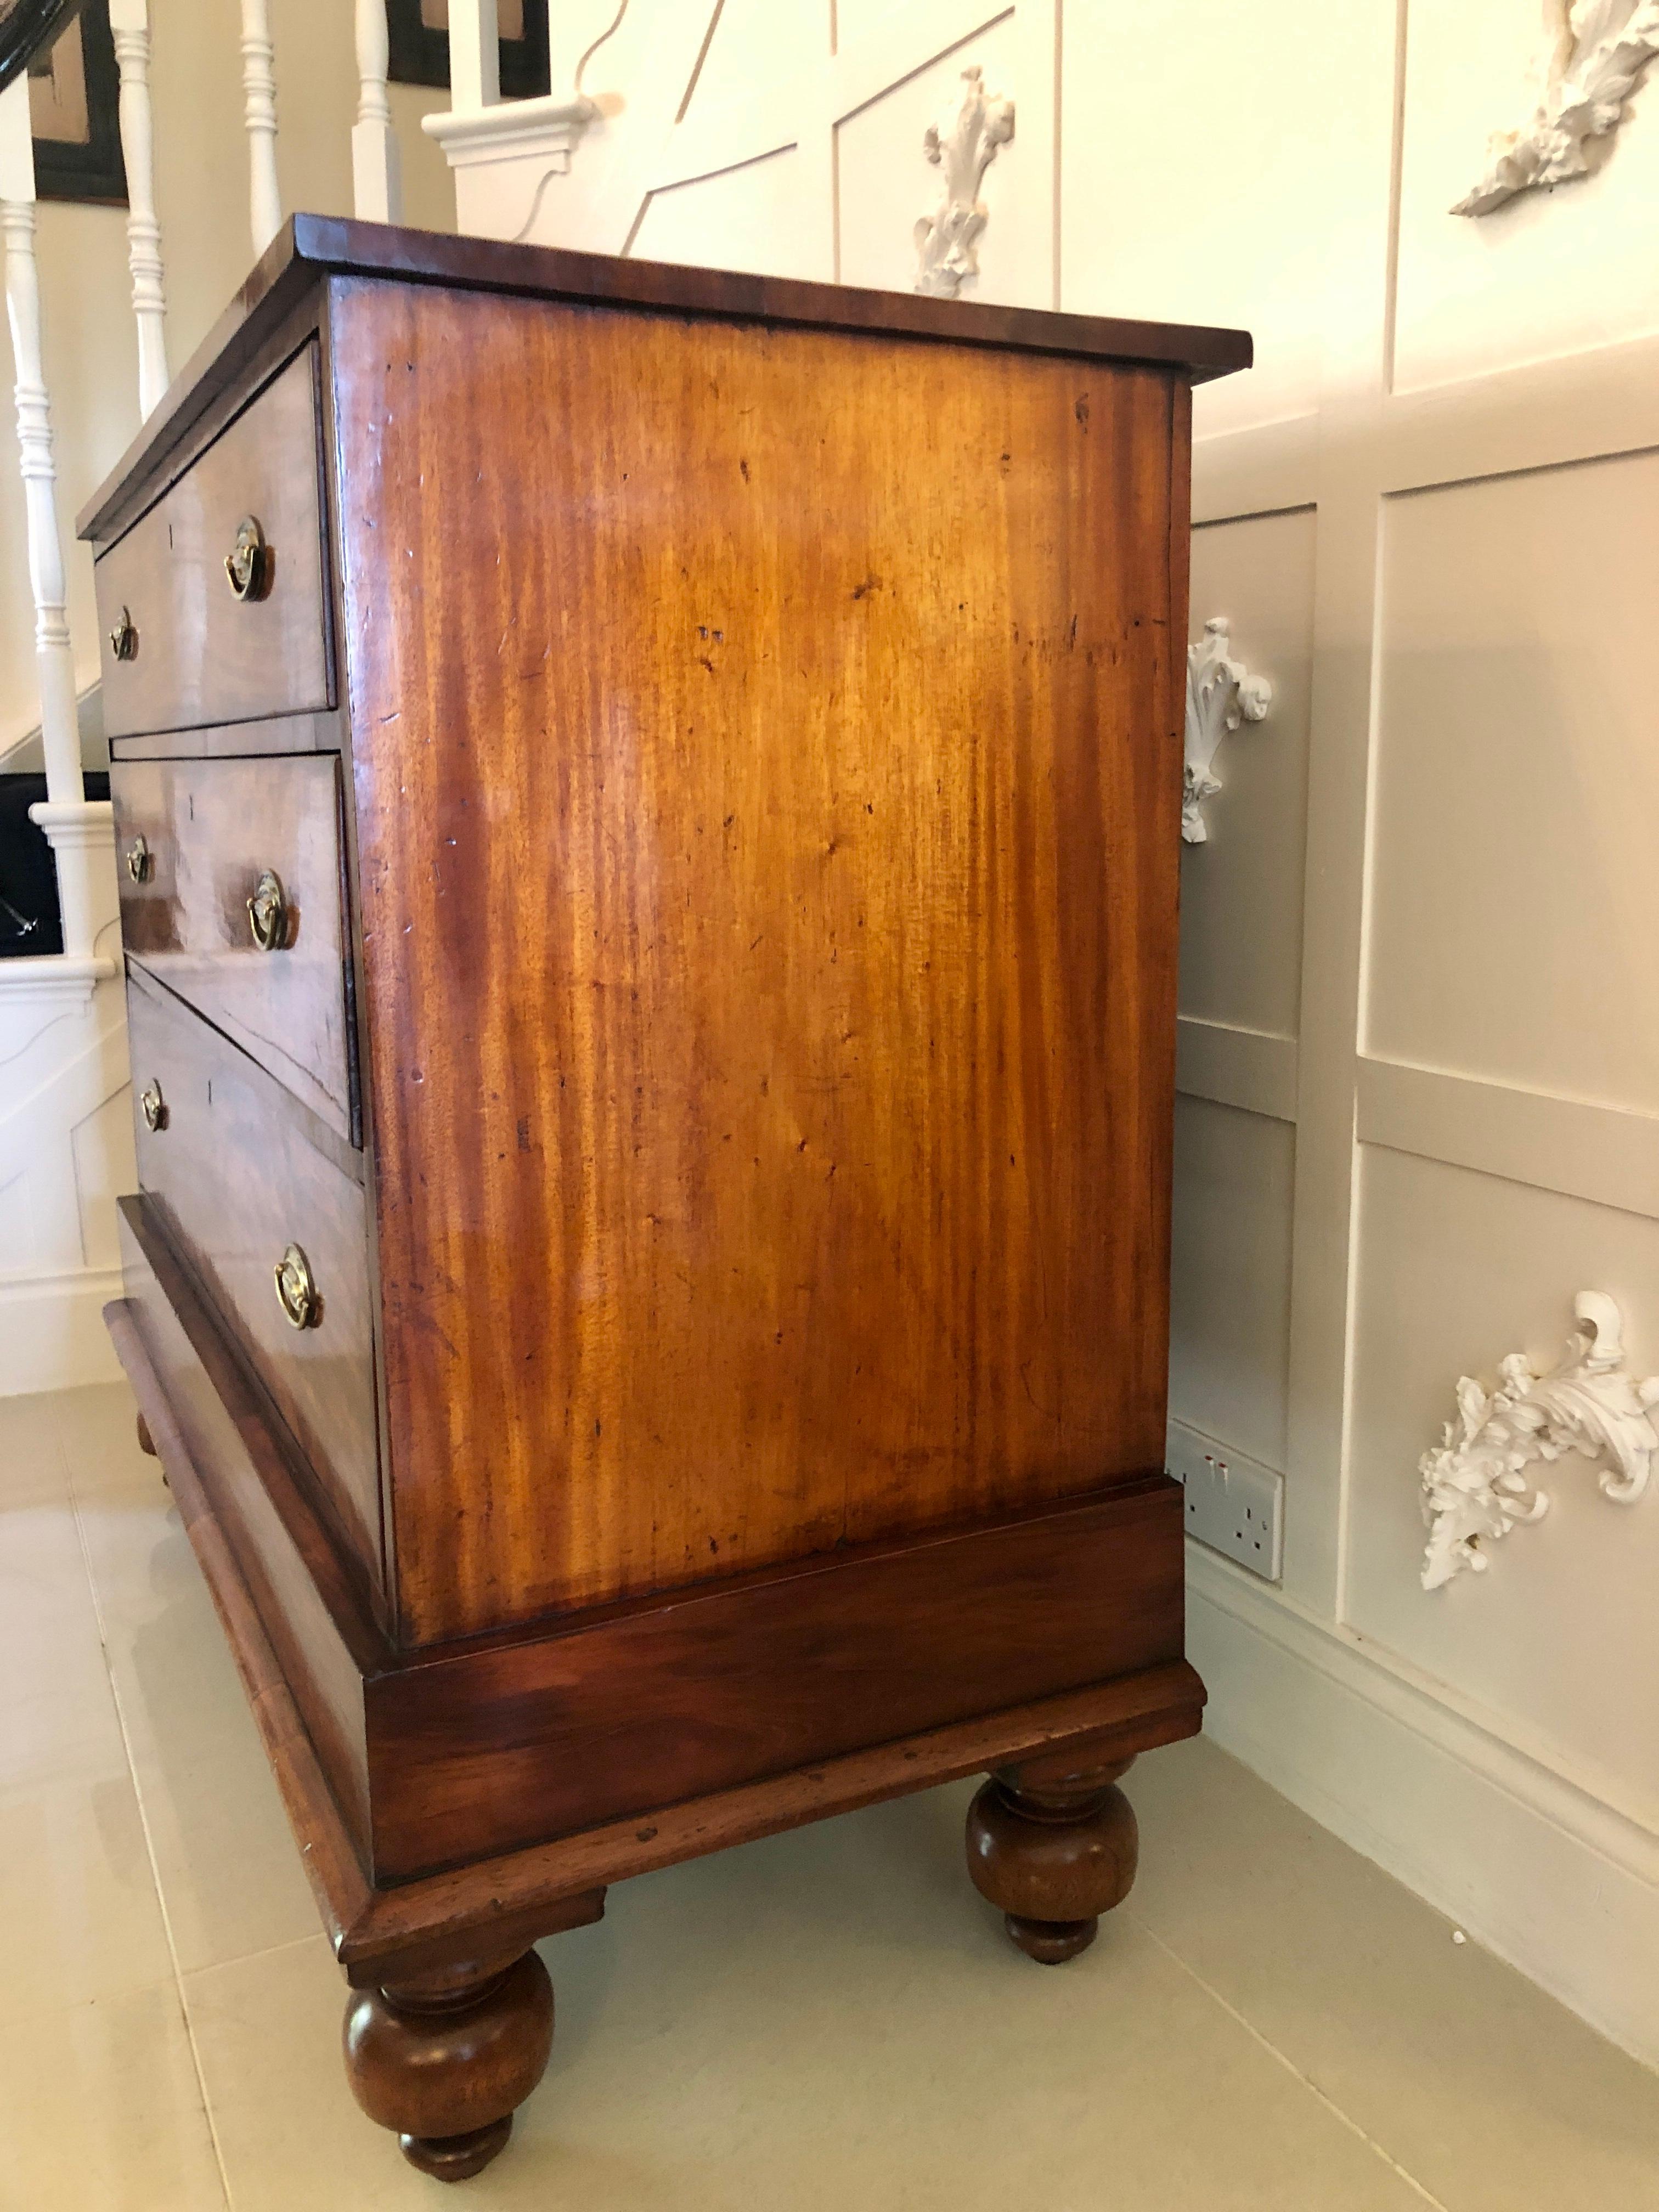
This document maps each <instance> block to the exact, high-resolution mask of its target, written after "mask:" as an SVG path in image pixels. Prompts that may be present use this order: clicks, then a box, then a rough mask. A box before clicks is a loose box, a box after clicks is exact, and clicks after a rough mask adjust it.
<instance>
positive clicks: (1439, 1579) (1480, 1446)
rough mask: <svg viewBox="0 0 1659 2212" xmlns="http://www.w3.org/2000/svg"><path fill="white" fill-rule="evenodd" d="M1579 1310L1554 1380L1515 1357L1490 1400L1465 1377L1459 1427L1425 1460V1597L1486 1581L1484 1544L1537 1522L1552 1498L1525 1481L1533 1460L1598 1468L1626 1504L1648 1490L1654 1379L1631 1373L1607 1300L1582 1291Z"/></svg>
mask: <svg viewBox="0 0 1659 2212" xmlns="http://www.w3.org/2000/svg"><path fill="white" fill-rule="evenodd" d="M1572 1310H1573V1313H1574V1315H1575V1316H1576V1317H1577V1322H1578V1324H1579V1326H1578V1329H1577V1333H1576V1334H1574V1335H1572V1336H1571V1337H1570V1338H1569V1339H1568V1340H1567V1348H1566V1350H1565V1352H1564V1353H1563V1354H1562V1356H1561V1358H1560V1359H1559V1361H1558V1362H1557V1364H1555V1365H1554V1366H1553V1367H1552V1368H1551V1369H1550V1370H1549V1371H1548V1372H1547V1374H1544V1375H1537V1374H1534V1371H1533V1370H1532V1368H1531V1366H1530V1365H1529V1364H1528V1360H1527V1358H1526V1355H1525V1353H1524V1352H1510V1355H1509V1357H1508V1358H1507V1359H1504V1360H1503V1361H1501V1362H1500V1363H1499V1366H1498V1374H1499V1376H1501V1378H1502V1379H1501V1381H1500V1383H1499V1384H1498V1389H1496V1390H1495V1391H1493V1393H1492V1395H1491V1396H1490V1397H1488V1396H1487V1395H1486V1392H1485V1391H1484V1390H1483V1389H1481V1387H1480V1384H1479V1383H1476V1382H1474V1381H1473V1380H1472V1379H1471V1377H1470V1376H1467V1375H1465V1376H1462V1378H1461V1379H1460V1381H1459V1383H1458V1385H1457V1409H1458V1418H1457V1419H1456V1420H1455V1421H1448V1422H1447V1424H1446V1427H1445V1431H1444V1435H1443V1439H1442V1442H1441V1445H1440V1449H1438V1450H1437V1451H1430V1452H1425V1453H1424V1455H1423V1456H1422V1458H1421V1459H1420V1460H1419V1462H1418V1474H1419V1476H1420V1477H1421V1478H1422V1483H1423V1518H1424V1520H1425V1522H1426V1523H1427V1525H1428V1529H1429V1541H1428V1549H1427V1552H1426V1553H1425V1558H1424V1562H1423V1587H1424V1589H1425V1590H1431V1589H1440V1588H1441V1586H1442V1585H1443V1583H1449V1582H1450V1581H1451V1579H1452V1577H1454V1576H1455V1575H1456V1574H1458V1573H1460V1572H1461V1571H1462V1569H1463V1568H1465V1567H1473V1568H1474V1571H1476V1572H1477V1573H1484V1571H1486V1565H1487V1559H1486V1553H1484V1552H1483V1551H1482V1550H1481V1549H1480V1546H1481V1545H1482V1543H1483V1542H1488V1543H1490V1542H1496V1541H1497V1540H1498V1538H1499V1537H1500V1536H1506V1535H1508V1534H1509V1532H1510V1529H1511V1528H1513V1527H1514V1525H1515V1523H1516V1522H1517V1521H1541V1520H1542V1518H1543V1516H1544V1515H1545V1514H1546V1513H1547V1512H1548V1510H1549V1503H1550V1501H1549V1497H1548V1494H1547V1492H1544V1491H1542V1490H1539V1489H1537V1488H1535V1487H1534V1485H1533V1483H1532V1482H1531V1480H1529V1479H1528V1475H1527V1474H1526V1469H1527V1468H1528V1467H1530V1466H1531V1465H1532V1464H1533V1463H1534V1462H1536V1461H1538V1460H1546V1461H1548V1460H1557V1459H1559V1458H1560V1457H1561V1456H1562V1455H1563V1454H1564V1453H1565V1452H1570V1451H1571V1452H1578V1453H1581V1454H1582V1455H1583V1457H1584V1458H1585V1459H1590V1460H1601V1461H1602V1462H1604V1464H1603V1467H1602V1469H1601V1489H1602V1492H1603V1494H1604V1495H1605V1496H1607V1497H1608V1498H1614V1499H1616V1500H1617V1501H1618V1503H1619V1504H1621V1505H1629V1504H1633V1503H1634V1501H1635V1500H1636V1499H1637V1498H1639V1497H1640V1496H1641V1495H1642V1492H1644V1490H1645V1489H1646V1488H1647V1486H1648V1478H1649V1476H1650V1474H1651V1473H1652V1471H1653V1462H1654V1457H1655V1455H1656V1454H1659V1428H1656V1427H1655V1425H1654V1418H1653V1412H1652V1408H1653V1407H1655V1406H1656V1405H1659V1375H1650V1376H1648V1377H1647V1379H1646V1380H1645V1381H1644V1382H1640V1383H1638V1382H1635V1381H1633V1380H1632V1377H1631V1376H1630V1375H1629V1373H1628V1372H1627V1371H1626V1365H1625V1341H1624V1323H1623V1322H1622V1320H1621V1319H1620V1312H1619V1309H1618V1307H1617V1306H1616V1305H1615V1304H1614V1303H1613V1300H1612V1299H1611V1298H1610V1297H1607V1295H1606V1293H1605V1292H1604V1291H1580V1292H1579V1293H1578V1296H1577V1297H1576V1298H1575V1299H1574V1300H1573V1302H1572ZM1607 1462H1610V1464H1608V1463H1607Z"/></svg>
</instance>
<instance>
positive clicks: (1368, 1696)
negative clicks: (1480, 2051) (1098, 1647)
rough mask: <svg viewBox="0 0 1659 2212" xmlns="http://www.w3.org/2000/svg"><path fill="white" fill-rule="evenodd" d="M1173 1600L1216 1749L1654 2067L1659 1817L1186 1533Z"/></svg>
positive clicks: (1658, 2052) (1658, 2004) (1657, 2060)
mask: <svg viewBox="0 0 1659 2212" xmlns="http://www.w3.org/2000/svg"><path fill="white" fill-rule="evenodd" d="M1187 1596H1188V1615H1187V1649H1188V1656H1189V1657H1190V1658H1191V1660H1192V1662H1193V1663H1194V1666H1195V1667H1196V1668H1198V1670H1199V1672H1200V1674H1202V1676H1203V1677H1204V1680H1205V1682H1206V1685H1207V1686H1208V1689H1209V1692H1210V1702H1209V1706H1208V1709H1207V1711H1206V1715H1205V1723H1204V1725H1205V1729H1206V1733H1207V1734H1208V1735H1210V1736H1212V1738H1213V1739H1214V1741H1216V1742H1217V1743H1218V1744H1219V1745H1220V1746H1221V1747H1223V1749H1224V1750H1226V1751H1230V1752H1231V1753H1232V1754H1233V1756H1234V1757H1235V1758H1237V1759H1242V1760H1243V1763H1244V1764H1245V1765H1247V1766H1249V1767H1250V1768H1252V1769H1253V1770H1254V1771H1255V1772H1256V1773H1257V1774H1259V1775H1261V1778H1262V1779H1263V1780H1264V1781H1266V1782H1267V1783H1270V1784H1272V1786H1273V1788H1274V1789H1275V1790H1279V1792H1280V1793H1281V1794H1282V1795H1283V1796H1286V1797H1288V1798H1289V1799H1290V1800H1291V1802H1292V1803H1293V1804H1296V1805H1299V1806H1300V1807H1301V1808H1302V1809H1303V1810H1304V1812H1306V1813H1308V1814H1311V1816H1312V1817H1313V1818H1314V1819H1315V1820H1317V1821H1318V1822H1319V1823H1320V1824H1321V1826H1323V1827H1327V1828H1329V1829H1330V1830H1331V1831H1332V1832H1333V1833H1334V1834H1335V1835H1338V1836H1340V1838H1342V1840H1343V1841H1344V1843H1346V1844H1351V1845H1352V1847H1353V1849H1354V1850H1358V1851H1362V1852H1364V1855H1365V1857H1367V1858H1369V1859H1371V1860H1374V1861H1375V1862H1376V1864H1377V1865H1378V1866H1380V1867H1382V1868H1383V1869H1385V1870H1386V1871H1387V1872H1388V1873H1389V1874H1391V1875H1394V1876H1395V1878H1396V1880H1398V1881H1402V1882H1404V1883H1405V1884H1406V1886H1407V1888H1409V1889H1412V1890H1414V1891H1415V1892H1416V1893H1417V1894H1418V1895H1419V1897H1422V1898H1424V1899H1426V1900H1427V1901H1428V1902H1429V1903H1430V1904H1431V1905H1434V1906H1436V1907H1437V1909H1438V1910H1439V1911H1443V1912H1445V1913H1447V1914H1449V1916H1450V1917H1452V1918H1453V1919H1454V1920H1455V1921H1456V1922H1457V1923H1458V1925H1459V1926H1460V1927H1462V1928H1463V1929H1466V1930H1467V1931H1468V1934H1469V1935H1470V1936H1472V1937H1473V1938H1474V1941H1475V1942H1479V1943H1483V1944H1485V1945H1486V1948H1488V1949H1489V1950H1492V1951H1494V1952H1496V1953H1497V1954H1498V1957H1499V1958H1502V1959H1504V1960H1508V1962H1509V1963H1510V1965H1511V1966H1516V1967H1518V1968H1519V1969H1520V1971H1521V1972H1522V1973H1523V1974H1525V1975H1527V1976H1528V1978H1529V1979H1530V1980H1532V1981H1534V1982H1536V1983H1538V1984H1540V1986H1541V1987H1542V1988H1543V1989H1546V1990H1548V1991H1549V1993H1550V1994H1551V1996H1555V1997H1558V1998H1559V2000H1560V2001H1561V2002H1562V2003H1563V2004H1565V2005H1567V2006H1570V2007H1571V2009H1572V2010H1573V2011H1574V2012H1576V2013H1577V2014H1578V2015H1580V2017H1581V2018H1583V2020H1586V2021H1589V2024H1590V2025H1591V2027H1595V2028H1597V2029H1599V2030H1600V2032H1601V2033H1602V2034H1603V2035H1606V2036H1608V2037H1610V2038H1611V2039H1612V2040H1613V2042H1615V2043H1617V2044H1620V2045H1622V2047H1623V2048H1624V2049H1625V2050H1626V2051H1629V2052H1631V2053H1632V2056H1633V2057H1637V2058H1640V2059H1642V2060H1643V2061H1644V2062H1645V2063H1647V2064H1648V2065H1650V2066H1659V1996H1656V1991H1659V1819H1650V1818H1648V1817H1646V1814H1645V1808H1637V1809H1632V1808H1619V1807H1617V1806H1614V1805H1612V1804H1610V1803H1609V1802H1607V1796H1605V1795H1601V1794H1597V1793H1596V1792H1595V1790H1592V1789H1590V1788H1586V1787H1584V1786H1583V1784H1581V1783H1579V1782H1578V1781H1576V1780H1574V1779H1572V1778H1570V1777H1568V1776H1567V1775H1565V1773H1563V1771H1561V1769H1560V1767H1559V1765H1557V1764H1554V1763H1546V1762H1545V1761H1544V1760H1542V1759H1539V1758H1534V1756H1532V1755H1531V1754H1529V1753H1528V1752H1527V1751H1525V1750H1523V1749H1522V1748H1520V1747H1518V1746H1517V1745H1516V1743H1515V1742H1514V1741H1513V1740H1512V1739H1510V1738H1509V1737H1506V1736H1505V1735H1504V1734H1503V1733H1502V1732H1501V1730H1500V1729H1499V1728H1498V1724H1497V1723H1496V1722H1495V1720H1494V1722H1493V1723H1492V1724H1490V1725H1485V1726H1483V1725H1482V1724H1481V1722H1480V1720H1479V1719H1478V1718H1476V1717H1473V1715H1472V1714H1471V1713H1470V1712H1469V1711H1466V1710H1460V1709H1459V1707H1458V1705H1457V1703H1456V1701H1455V1698H1454V1693H1453V1692H1450V1691H1443V1692H1437V1686H1436V1685H1435V1684H1433V1683H1432V1682H1431V1681H1430V1680H1428V1679H1427V1678H1425V1677H1419V1676H1418V1675H1416V1674H1415V1673H1414V1670H1413V1669H1412V1668H1410V1666H1409V1665H1408V1664H1407V1662H1403V1661H1401V1660H1399V1659H1396V1658H1395V1657H1394V1656H1393V1655H1391V1654H1389V1653H1386V1652H1383V1651H1381V1650H1376V1649H1375V1648H1373V1647H1370V1646H1369V1645H1367V1644H1365V1643H1364V1641H1363V1640H1362V1639H1360V1638H1357V1637H1355V1636H1352V1634H1349V1633H1347V1632H1343V1631H1340V1630H1337V1629H1335V1628H1334V1627H1332V1626H1330V1625H1328V1624H1327V1623H1325V1622H1322V1621H1320V1620H1317V1619H1316V1618H1314V1617H1313V1616H1312V1615H1310V1614H1308V1613H1304V1612H1303V1611H1302V1610H1301V1609H1300V1608H1299V1607H1296V1606H1294V1605H1293V1604H1291V1603H1290V1602H1288V1601H1286V1600H1285V1597H1284V1595H1283V1594H1282V1593H1281V1592H1280V1591H1279V1590H1276V1589H1268V1588H1265V1587H1264V1586H1263V1585H1262V1584H1261V1583H1258V1582H1255V1581H1254V1580H1253V1578H1252V1577H1249V1576H1248V1575H1245V1574H1243V1573H1242V1572H1241V1571H1239V1570H1238V1569H1237V1568H1236V1567H1234V1566H1232V1565H1230V1563H1229V1562H1227V1561H1226V1560H1225V1559H1218V1558H1216V1557H1215V1556H1214V1555H1213V1554H1212V1553H1206V1552H1205V1551H1204V1550H1203V1549H1202V1547H1199V1546H1197V1545H1194V1544H1190V1543H1189V1544H1188V1547H1187Z"/></svg>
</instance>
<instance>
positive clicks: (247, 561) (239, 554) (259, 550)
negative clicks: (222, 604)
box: [225, 514, 270, 599]
mask: <svg viewBox="0 0 1659 2212" xmlns="http://www.w3.org/2000/svg"><path fill="white" fill-rule="evenodd" d="M225 578H226V580H227V582H228V584H229V586H230V588H231V590H232V591H233V592H235V594H236V596H237V598H238V599H264V595H265V593H266V592H268V591H269V590H270V546H269V545H267V544H266V543H265V533H264V531H263V530H262V529H261V528H260V526H259V518H258V515H257V514H245V515H244V516H243V517H242V519H241V520H240V522H239V523H238V524H237V526H236V543H235V544H234V545H233V546H232V547H231V549H230V550H229V552H228V553H227V554H226V556H225Z"/></svg>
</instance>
